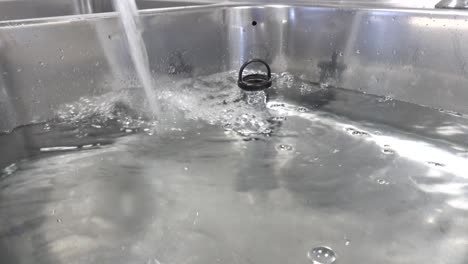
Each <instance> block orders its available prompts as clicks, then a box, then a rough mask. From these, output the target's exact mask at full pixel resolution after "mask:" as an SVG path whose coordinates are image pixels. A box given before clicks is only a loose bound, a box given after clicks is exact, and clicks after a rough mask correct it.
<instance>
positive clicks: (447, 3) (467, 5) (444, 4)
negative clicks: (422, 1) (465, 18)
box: [435, 0, 468, 9]
mask: <svg viewBox="0 0 468 264" xmlns="http://www.w3.org/2000/svg"><path fill="white" fill-rule="evenodd" d="M435 8H446V9H468V0H441V1H440V2H439V3H437V5H436V6H435Z"/></svg>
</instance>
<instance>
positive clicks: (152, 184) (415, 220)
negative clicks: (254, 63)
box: [0, 72, 468, 264]
mask: <svg viewBox="0 0 468 264" xmlns="http://www.w3.org/2000/svg"><path fill="white" fill-rule="evenodd" d="M170 86H171V87H172V88H173V89H169V88H168V89H163V90H164V92H163V93H161V95H160V96H161V98H163V100H161V104H160V106H161V107H162V108H164V109H165V111H164V115H163V116H160V117H164V118H166V119H167V122H164V123H160V122H155V121H154V118H153V117H152V114H151V112H149V111H148V109H147V107H146V106H145V105H144V104H142V103H141V102H142V101H144V100H146V96H145V94H144V93H143V90H142V89H139V88H136V89H134V88H132V89H126V90H122V91H115V92H112V93H109V94H105V95H102V96H99V97H88V98H82V99H80V100H79V101H77V102H74V103H71V104H67V105H63V106H62V107H60V108H59V109H57V112H56V117H55V118H54V119H51V120H49V121H48V122H46V123H42V124H31V125H27V126H23V127H19V128H17V129H15V130H14V131H12V132H11V133H9V134H2V135H0V148H1V149H0V153H2V155H1V157H0V168H1V169H0V170H1V171H2V172H1V176H0V188H1V190H2V191H1V192H0V208H1V211H0V212H1V214H2V217H0V255H1V256H2V263H3V262H4V263H32V262H34V263H48V264H55V263H87V264H88V263H148V261H150V263H152V262H154V263H162V264H164V263H311V261H312V262H314V261H315V263H322V264H323V263H333V262H334V263H397V264H400V263H401V264H403V263H405V264H406V263H449V264H452V263H453V264H462V263H466V260H467V257H468V247H467V241H468V234H467V232H466V230H467V228H468V214H467V212H468V211H467V210H468V191H467V187H466V186H468V175H467V170H466V164H468V163H467V159H468V144H467V142H468V140H467V136H466V135H468V120H467V119H466V117H464V116H460V115H453V114H450V113H447V111H439V110H438V109H430V108H427V107H422V106H418V105H414V104H409V103H404V102H400V101H398V100H396V99H392V100H382V99H383V98H384V97H374V96H370V95H365V94H361V93H357V92H352V91H347V90H343V89H338V88H333V87H329V88H323V87H320V85H316V84H313V83H310V82H307V81H303V80H300V79H299V78H297V77H296V76H294V75H291V74H289V73H282V74H278V75H275V83H274V85H273V87H272V88H271V89H270V90H269V91H268V92H267V93H268V94H265V93H254V94H247V95H245V94H243V93H242V92H240V90H239V89H238V88H237V87H236V73H235V72H228V73H220V74H215V75H211V76H204V77H198V78H194V79H180V80H177V81H176V82H175V83H170ZM252 96H253V97H255V98H250V97H252ZM266 98H268V99H267V100H266ZM160 117H158V119H159V118H160ZM385 150H391V151H392V152H391V153H388V151H385ZM350 241H352V242H350ZM318 246H320V247H321V248H322V252H321V253H319V252H318V250H315V247H318ZM311 248H313V249H312V251H311ZM325 249H327V250H330V249H333V250H332V251H329V252H328V253H327V254H328V256H325V253H326V251H325ZM314 250H315V251H314ZM318 254H321V255H320V256H321V259H320V261H319V260H318V259H316V257H318ZM332 256H333V257H332ZM332 260H333V262H330V261H332Z"/></svg>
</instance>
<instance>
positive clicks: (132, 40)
mask: <svg viewBox="0 0 468 264" xmlns="http://www.w3.org/2000/svg"><path fill="white" fill-rule="evenodd" d="M113 5H114V7H115V9H116V10H117V11H118V13H119V17H120V21H121V25H122V29H123V32H124V33H125V34H124V35H125V36H126V39H127V43H128V48H129V50H128V52H129V54H130V57H131V58H132V61H133V65H134V67H135V72H136V73H137V76H138V79H139V80H140V83H141V85H142V87H143V89H144V92H145V94H146V96H147V98H148V106H149V109H150V110H151V111H152V113H153V114H154V115H159V113H160V109H159V106H158V102H157V99H158V97H157V94H156V91H157V89H155V87H156V86H155V83H156V80H155V79H153V77H152V75H151V71H150V67H149V59H148V53H147V49H146V45H145V42H144V40H143V37H142V30H143V27H142V25H141V22H140V19H139V15H138V8H137V5H136V3H135V1H134V0H113Z"/></svg>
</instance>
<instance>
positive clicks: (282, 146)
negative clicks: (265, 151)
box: [276, 144, 294, 151]
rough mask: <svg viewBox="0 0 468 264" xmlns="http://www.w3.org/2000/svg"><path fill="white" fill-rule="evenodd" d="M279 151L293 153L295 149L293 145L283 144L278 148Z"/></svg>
mask: <svg viewBox="0 0 468 264" xmlns="http://www.w3.org/2000/svg"><path fill="white" fill-rule="evenodd" d="M276 149H277V150H279V151H292V150H293V149H294V148H293V147H292V146H291V145H285V144H281V145H278V146H277V147H276Z"/></svg>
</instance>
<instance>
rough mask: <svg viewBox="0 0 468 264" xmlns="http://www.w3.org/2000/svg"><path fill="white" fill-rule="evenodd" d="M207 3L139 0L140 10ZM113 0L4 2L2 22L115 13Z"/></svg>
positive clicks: (21, 0)
mask: <svg viewBox="0 0 468 264" xmlns="http://www.w3.org/2000/svg"><path fill="white" fill-rule="evenodd" d="M203 4H208V3H207V2H203V1H200V2H190V1H183V0H182V1H177V0H176V1H164V0H138V1H137V6H138V8H140V9H152V8H168V7H181V6H196V5H203ZM113 11H114V8H113V6H112V0H70V1H64V0H38V1H37V0H4V1H0V21H6V20H17V19H31V18H45V17H56V16H69V15H79V14H92V13H105V12H113Z"/></svg>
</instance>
